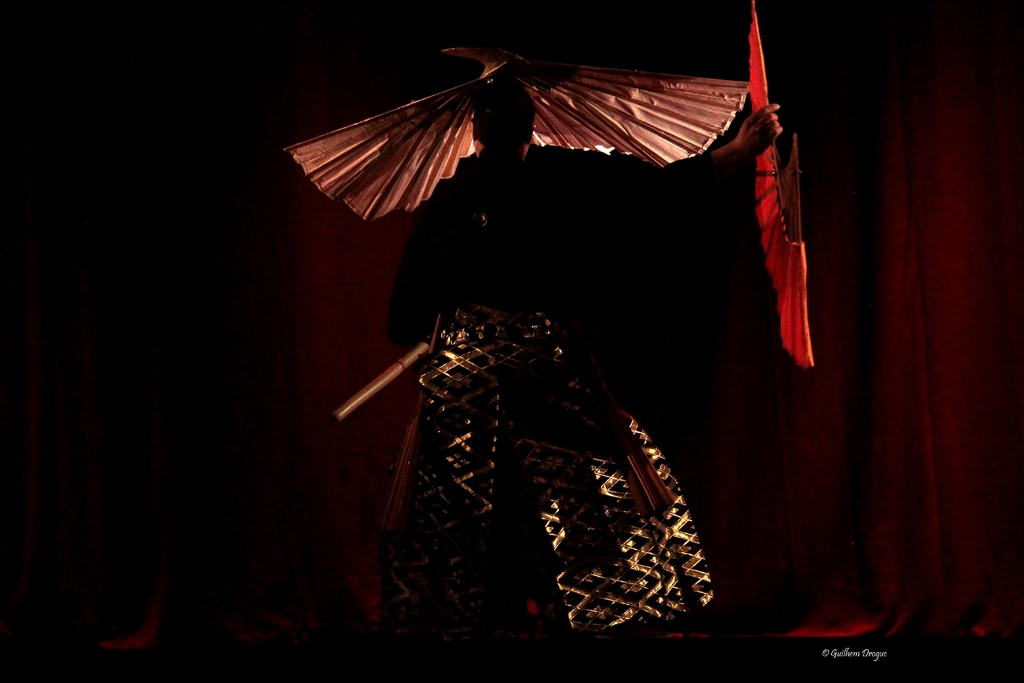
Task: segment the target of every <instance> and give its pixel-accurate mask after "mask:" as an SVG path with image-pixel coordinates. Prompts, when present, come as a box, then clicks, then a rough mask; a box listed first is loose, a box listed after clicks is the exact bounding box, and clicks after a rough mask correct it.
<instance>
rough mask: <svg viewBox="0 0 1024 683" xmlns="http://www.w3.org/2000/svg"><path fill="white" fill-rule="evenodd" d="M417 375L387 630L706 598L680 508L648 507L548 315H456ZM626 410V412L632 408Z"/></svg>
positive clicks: (636, 612)
mask: <svg viewBox="0 0 1024 683" xmlns="http://www.w3.org/2000/svg"><path fill="white" fill-rule="evenodd" d="M442 342H443V344H442V346H443V348H441V350H440V351H439V352H438V353H436V354H435V355H434V356H433V357H432V358H431V359H430V360H429V362H428V363H427V366H426V368H425V370H424V372H423V374H422V376H421V377H420V385H421V389H422V391H423V392H425V395H426V403H425V407H424V412H425V419H424V422H423V424H422V430H423V441H422V444H423V445H422V452H421V457H420V462H419V469H418V473H417V481H416V490H415V505H414V510H413V512H412V514H411V519H410V523H409V530H408V531H407V532H405V533H399V534H388V535H386V536H384V538H383V542H382V560H383V564H384V571H385V574H384V582H383V600H382V628H383V629H385V630H388V631H391V632H394V633H413V634H420V635H428V636H437V637H445V638H452V637H488V636H496V635H501V634H512V635H516V634H522V633H533V632H534V631H535V630H536V629H537V628H540V627H542V626H539V625H546V628H547V630H548V631H549V632H550V631H552V630H555V631H557V630H558V629H559V628H562V629H564V630H565V631H569V629H571V630H573V631H600V630H602V629H604V628H607V627H609V626H614V625H617V624H622V623H625V622H627V621H635V622H641V623H642V622H644V621H645V620H647V619H650V618H655V619H659V620H665V619H671V618H672V617H673V615H674V614H675V613H678V612H687V611H689V610H690V609H691V608H693V607H694V606H697V605H705V604H707V603H708V602H709V601H710V600H711V598H712V592H711V585H710V579H709V576H708V571H707V566H706V562H705V560H704V555H703V552H702V551H701V548H700V542H699V540H698V538H697V533H696V530H695V529H694V526H693V521H692V520H691V518H690V513H689V511H688V510H687V507H686V503H685V501H684V500H683V498H682V496H681V495H679V491H678V488H677V487H676V483H675V480H674V478H673V477H672V474H671V472H670V471H669V469H668V467H667V466H666V465H665V462H664V458H663V457H662V455H661V453H660V452H659V451H658V449H657V448H655V447H654V444H652V443H651V442H650V440H649V439H648V437H647V435H646V434H645V433H644V432H643V431H642V430H641V429H640V427H639V426H638V425H637V424H636V422H635V421H633V422H631V424H630V425H629V427H630V430H631V431H632V433H633V435H634V436H635V438H637V439H639V440H640V442H641V443H642V445H643V450H644V452H645V453H646V454H647V456H648V457H649V458H650V459H651V461H652V464H653V465H654V467H655V469H656V471H657V472H658V475H659V476H660V477H661V479H662V480H663V481H664V482H665V483H666V485H667V486H668V487H669V489H670V490H671V491H672V492H673V493H674V494H675V495H676V500H675V503H674V504H673V505H672V506H671V507H669V509H667V510H665V511H664V512H662V513H658V514H655V515H650V516H641V515H639V514H638V513H637V511H636V509H635V506H634V504H633V501H632V499H631V496H630V491H629V487H628V486H627V478H626V474H625V468H624V465H623V463H625V459H624V457H622V455H621V454H619V453H617V452H616V441H615V439H614V437H613V435H612V433H611V429H612V427H611V425H609V424H608V417H607V413H605V412H602V410H601V408H600V402H599V399H598V397H597V396H596V395H595V393H594V392H595V391H597V390H598V389H597V388H596V386H595V384H596V383H595V381H594V380H593V378H592V377H588V373H587V371H586V364H585V363H580V362H579V359H574V358H571V357H570V356H571V355H572V354H571V352H569V351H567V349H566V339H565V335H564V333H563V332H562V331H561V330H560V329H559V327H558V326H557V324H555V323H552V322H551V321H550V320H548V319H547V318H545V317H544V316H543V315H542V314H533V315H524V314H508V313H504V312H501V311H495V310H493V309H487V308H483V307H467V309H466V310H459V311H458V312H457V313H456V316H455V319H454V320H453V321H452V323H451V324H450V325H449V326H448V327H447V328H446V329H445V331H444V333H443V335H442ZM623 419H626V418H623Z"/></svg>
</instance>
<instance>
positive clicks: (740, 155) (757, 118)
mask: <svg viewBox="0 0 1024 683" xmlns="http://www.w3.org/2000/svg"><path fill="white" fill-rule="evenodd" d="M778 110H779V105H777V104H768V105H765V106H763V107H761V108H760V109H758V110H757V111H755V112H754V113H753V114H751V115H750V116H749V117H747V120H746V121H744V122H743V125H742V126H740V130H739V132H738V133H737V134H736V137H735V138H733V139H732V140H731V141H730V142H729V143H728V144H726V145H723V146H722V147H719V148H718V149H716V150H714V151H712V152H711V165H712V167H713V169H714V177H715V180H716V181H717V180H721V179H722V178H724V177H726V176H727V175H729V174H731V173H732V172H733V171H735V170H737V169H738V168H740V167H742V166H743V165H744V164H747V163H749V162H751V161H752V160H753V159H754V157H756V156H757V155H758V154H760V153H761V152H763V151H765V150H766V149H768V146H769V145H771V144H772V143H773V142H775V138H777V137H779V133H781V132H782V126H780V125H779V117H778V115H777V114H776V113H775V112H777V111H778Z"/></svg>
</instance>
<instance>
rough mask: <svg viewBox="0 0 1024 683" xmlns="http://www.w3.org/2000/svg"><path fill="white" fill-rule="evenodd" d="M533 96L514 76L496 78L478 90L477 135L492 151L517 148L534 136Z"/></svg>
mask: <svg viewBox="0 0 1024 683" xmlns="http://www.w3.org/2000/svg"><path fill="white" fill-rule="evenodd" d="M533 118H534V106H533V99H531V98H530V95H529V94H528V93H527V92H526V90H524V89H523V86H521V85H519V83H518V82H517V81H516V80H515V79H514V78H495V79H494V80H493V81H492V82H490V83H488V84H487V85H485V86H484V87H482V88H480V90H478V91H477V92H476V102H475V105H474V107H473V138H474V139H476V140H478V141H479V142H480V143H482V144H483V146H484V148H486V149H489V150H492V151H499V150H503V151H511V150H517V149H519V148H520V147H522V146H523V145H529V144H530V139H531V138H532V137H533Z"/></svg>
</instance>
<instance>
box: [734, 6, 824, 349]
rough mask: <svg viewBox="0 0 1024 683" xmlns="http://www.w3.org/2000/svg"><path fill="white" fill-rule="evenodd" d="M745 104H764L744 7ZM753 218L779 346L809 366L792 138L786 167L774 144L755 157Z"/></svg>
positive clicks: (754, 33)
mask: <svg viewBox="0 0 1024 683" xmlns="http://www.w3.org/2000/svg"><path fill="white" fill-rule="evenodd" d="M750 11H751V15H752V19H753V20H752V22H751V24H750V104H751V108H752V110H753V111H757V110H758V109H760V108H761V107H763V106H765V105H766V104H768V79H767V77H766V76H765V70H764V52H763V51H762V49H761V32H760V30H759V29H758V27H757V10H756V9H755V7H754V0H751V2H750ZM755 187H756V192H757V194H756V197H757V219H758V222H760V224H761V245H762V246H763V247H764V256H765V265H766V266H767V268H768V273H769V274H770V275H771V277H772V285H774V287H775V291H776V292H778V295H779V302H778V310H779V319H780V331H781V333H782V346H783V347H784V348H785V349H786V350H787V351H789V354H790V355H791V356H792V357H793V360H794V361H796V364H797V365H799V366H800V367H802V368H809V367H811V366H812V365H814V355H813V353H812V352H811V330H810V327H809V326H808V324H807V255H806V252H805V251H804V242H803V236H802V234H801V227H800V161H799V158H798V156H797V141H796V135H794V136H793V150H792V152H790V155H789V163H787V164H786V165H785V166H783V165H782V163H781V161H780V158H779V150H778V148H776V146H775V145H774V144H772V146H771V147H769V148H768V149H767V150H765V152H764V153H763V154H761V155H760V156H758V157H757V180H756V183H755Z"/></svg>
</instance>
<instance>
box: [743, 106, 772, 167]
mask: <svg viewBox="0 0 1024 683" xmlns="http://www.w3.org/2000/svg"><path fill="white" fill-rule="evenodd" d="M778 110H779V105H777V104H766V105H765V106H763V107H761V108H760V109H758V110H757V111H755V112H754V113H753V114H751V115H750V116H749V117H747V120H746V121H744V122H743V125H742V126H740V130H739V133H737V134H736V143H737V145H738V146H739V148H740V149H741V150H742V151H743V153H744V154H745V155H746V156H747V157H748V160H749V159H753V158H754V157H756V156H757V155H758V154H761V153H762V152H764V151H765V150H766V149H768V146H769V145H771V144H772V143H773V142H775V138H777V137H779V134H780V133H781V132H782V126H780V125H779V116H778V114H776V113H775V112H777V111H778Z"/></svg>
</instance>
